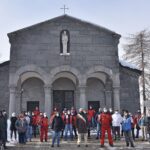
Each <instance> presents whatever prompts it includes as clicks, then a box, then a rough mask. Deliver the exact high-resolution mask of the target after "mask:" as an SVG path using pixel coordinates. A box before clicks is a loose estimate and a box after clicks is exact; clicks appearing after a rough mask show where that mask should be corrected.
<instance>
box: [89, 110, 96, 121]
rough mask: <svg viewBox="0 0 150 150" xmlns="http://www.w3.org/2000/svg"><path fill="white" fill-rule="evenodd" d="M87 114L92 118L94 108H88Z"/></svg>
mask: <svg viewBox="0 0 150 150" xmlns="http://www.w3.org/2000/svg"><path fill="white" fill-rule="evenodd" d="M88 116H89V117H90V118H91V119H92V118H93V117H94V116H95V110H94V109H89V110H88Z"/></svg>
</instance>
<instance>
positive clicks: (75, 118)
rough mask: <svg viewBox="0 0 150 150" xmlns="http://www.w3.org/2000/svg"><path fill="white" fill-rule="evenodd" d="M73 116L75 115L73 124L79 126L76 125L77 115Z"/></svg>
mask: <svg viewBox="0 0 150 150" xmlns="http://www.w3.org/2000/svg"><path fill="white" fill-rule="evenodd" d="M72 117H73V122H72V124H73V126H75V127H76V126H77V125H76V122H77V115H72Z"/></svg>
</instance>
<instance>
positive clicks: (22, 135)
mask: <svg viewBox="0 0 150 150" xmlns="http://www.w3.org/2000/svg"><path fill="white" fill-rule="evenodd" d="M15 126H16V129H17V131H18V135H19V143H20V144H26V131H27V121H26V119H25V117H24V115H23V114H20V115H19V118H18V119H17V121H16V123H15Z"/></svg>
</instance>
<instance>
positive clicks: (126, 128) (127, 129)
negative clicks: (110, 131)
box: [122, 110, 134, 147]
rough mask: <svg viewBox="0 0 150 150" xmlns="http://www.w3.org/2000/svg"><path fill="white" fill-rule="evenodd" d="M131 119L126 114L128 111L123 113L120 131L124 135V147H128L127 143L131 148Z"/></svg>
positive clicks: (132, 145)
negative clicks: (121, 130)
mask: <svg viewBox="0 0 150 150" xmlns="http://www.w3.org/2000/svg"><path fill="white" fill-rule="evenodd" d="M131 123H132V119H131V117H130V115H129V113H128V111H127V110H126V111H124V117H123V122H122V129H123V132H124V135H125V140H126V146H127V147H128V146H129V143H130V144H131V147H134V144H133V139H132V136H131V127H132V125H131Z"/></svg>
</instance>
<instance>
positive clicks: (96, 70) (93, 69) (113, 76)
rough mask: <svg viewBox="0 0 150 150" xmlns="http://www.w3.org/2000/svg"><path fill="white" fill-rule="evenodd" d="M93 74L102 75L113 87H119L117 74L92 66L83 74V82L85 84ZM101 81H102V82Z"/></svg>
mask: <svg viewBox="0 0 150 150" xmlns="http://www.w3.org/2000/svg"><path fill="white" fill-rule="evenodd" d="M95 73H103V74H105V75H106V76H107V77H108V78H109V79H111V80H112V82H113V87H119V86H120V79H119V73H114V72H113V71H112V69H110V68H107V67H104V66H93V67H91V68H90V69H89V70H88V71H87V72H86V74H85V77H84V82H85V83H86V81H87V79H88V78H89V77H90V76H93V75H94V74H95ZM102 81H103V80H102Z"/></svg>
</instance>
